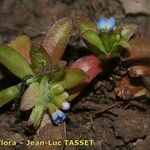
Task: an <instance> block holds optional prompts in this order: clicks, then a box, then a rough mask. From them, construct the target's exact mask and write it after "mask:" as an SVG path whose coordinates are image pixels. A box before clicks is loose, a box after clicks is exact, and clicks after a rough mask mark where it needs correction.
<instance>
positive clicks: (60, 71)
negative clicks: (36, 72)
mask: <svg viewBox="0 0 150 150" xmlns="http://www.w3.org/2000/svg"><path fill="white" fill-rule="evenodd" d="M56 65H57V71H55V72H51V73H50V75H49V77H50V80H51V82H58V81H59V80H61V78H62V77H63V75H64V72H65V65H64V64H63V63H62V62H59V63H57V64H56Z"/></svg>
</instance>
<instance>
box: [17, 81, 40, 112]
mask: <svg viewBox="0 0 150 150" xmlns="http://www.w3.org/2000/svg"><path fill="white" fill-rule="evenodd" d="M39 91H40V84H39V83H38V82H33V83H31V84H30V85H29V87H28V88H27V90H26V91H25V92H24V94H23V96H22V99H21V103H20V110H22V111H26V110H29V109H31V108H33V107H34V106H35V104H36V101H37V99H38V97H39Z"/></svg>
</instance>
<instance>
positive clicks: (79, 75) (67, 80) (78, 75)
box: [60, 68, 86, 89]
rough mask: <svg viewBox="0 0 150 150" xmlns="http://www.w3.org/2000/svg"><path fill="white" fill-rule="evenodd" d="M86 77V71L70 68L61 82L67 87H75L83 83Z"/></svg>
mask: <svg viewBox="0 0 150 150" xmlns="http://www.w3.org/2000/svg"><path fill="white" fill-rule="evenodd" d="M85 79H86V73H85V72H84V71H82V70H80V69H77V68H70V69H68V70H67V71H66V74H65V76H64V80H63V81H61V82H60V84H61V85H62V86H63V87H64V88H65V89H70V88H73V87H75V86H77V85H79V84H81V83H82V82H83V81H84V80H85Z"/></svg>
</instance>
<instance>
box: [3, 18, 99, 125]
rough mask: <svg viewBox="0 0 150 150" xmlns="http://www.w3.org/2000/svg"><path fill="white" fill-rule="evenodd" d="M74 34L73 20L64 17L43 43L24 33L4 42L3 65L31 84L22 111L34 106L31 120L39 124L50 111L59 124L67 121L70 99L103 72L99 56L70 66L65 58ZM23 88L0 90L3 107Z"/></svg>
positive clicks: (24, 94)
mask: <svg viewBox="0 0 150 150" xmlns="http://www.w3.org/2000/svg"><path fill="white" fill-rule="evenodd" d="M71 33H72V19H70V18H63V19H61V20H59V21H58V22H57V23H55V24H54V25H53V26H52V27H51V28H50V30H49V31H48V33H47V35H46V36H45V38H44V40H43V41H42V44H35V45H32V47H31V40H30V38H29V37H27V36H20V37H17V38H16V39H15V40H14V41H12V42H11V43H10V44H9V46H6V45H0V61H1V62H2V64H3V65H5V66H6V67H7V68H8V69H9V70H10V71H11V72H12V73H13V74H14V75H16V76H17V77H19V78H20V79H22V80H23V81H24V82H25V83H26V85H27V89H26V90H25V92H24V93H23V96H22V99H21V103H20V110H22V111H26V110H30V109H32V112H31V115H30V117H29V123H30V124H32V125H34V126H35V127H38V126H39V124H40V122H41V119H42V116H43V114H44V113H49V114H50V115H51V117H52V120H53V121H54V122H55V123H56V124H59V123H61V122H63V121H64V120H65V118H66V115H65V112H64V111H66V110H68V109H69V108H70V103H69V101H71V100H72V99H73V98H74V97H75V96H76V95H77V94H78V93H79V92H80V90H81V89H82V88H81V87H84V85H85V84H86V83H88V82H90V81H91V80H92V79H93V78H94V77H95V76H96V75H97V74H98V73H99V72H100V71H101V69H100V66H99V64H100V61H99V59H97V58H96V57H95V56H86V57H84V58H81V59H80V60H78V61H76V62H75V63H74V64H72V65H71V66H69V67H68V66H66V63H65V62H64V61H62V60H61V58H62V56H63V53H64V50H65V47H66V45H67V42H68V40H69V38H70V36H71ZM30 62H31V63H30ZM85 67H86V68H85ZM91 70H94V74H91ZM87 75H88V76H87ZM77 87H80V88H77ZM21 89H22V83H19V84H18V85H14V86H12V87H9V88H7V89H4V90H2V91H0V107H1V106H3V105H5V104H6V103H8V102H10V101H11V100H13V99H15V98H17V97H18V96H19V95H21V94H22V93H21V92H22V91H21Z"/></svg>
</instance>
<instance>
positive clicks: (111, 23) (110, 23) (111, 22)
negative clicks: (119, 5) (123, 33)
mask: <svg viewBox="0 0 150 150" xmlns="http://www.w3.org/2000/svg"><path fill="white" fill-rule="evenodd" d="M96 25H97V28H98V29H99V30H100V31H102V32H109V31H111V30H113V28H114V27H115V25H116V21H115V18H114V17H111V18H106V17H100V19H99V20H98V22H97V24H96Z"/></svg>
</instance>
